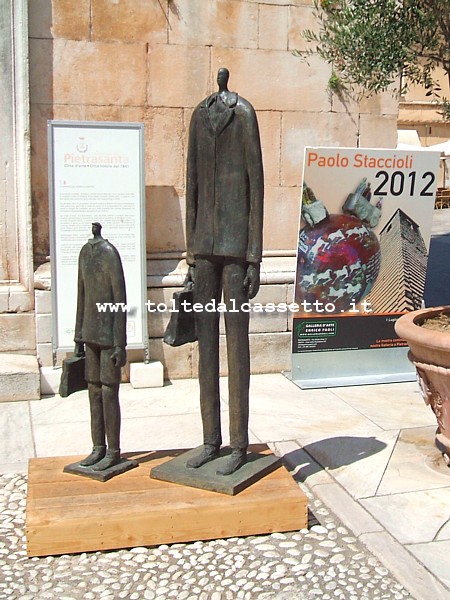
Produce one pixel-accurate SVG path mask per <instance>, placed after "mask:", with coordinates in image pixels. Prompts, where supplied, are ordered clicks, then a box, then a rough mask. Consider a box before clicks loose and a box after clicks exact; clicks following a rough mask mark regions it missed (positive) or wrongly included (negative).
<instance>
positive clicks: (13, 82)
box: [0, 0, 35, 354]
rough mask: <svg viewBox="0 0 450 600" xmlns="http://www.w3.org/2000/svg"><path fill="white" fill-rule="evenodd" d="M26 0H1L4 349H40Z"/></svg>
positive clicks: (0, 327)
mask: <svg viewBox="0 0 450 600" xmlns="http://www.w3.org/2000/svg"><path fill="white" fill-rule="evenodd" d="M28 81H29V79H28V23H27V1H26V0H0V87H1V90H0V91H1V97H2V99H3V102H2V106H1V110H0V130H1V132H2V135H1V136H0V352H8V351H13V352H24V353H27V354H30V353H33V352H34V350H35V333H34V330H35V325H34V315H33V312H32V311H33V307H34V299H33V295H34V292H33V263H32V260H33V251H32V230H31V195H30V157H29V152H30V147H29V98H28V87H29V85H28Z"/></svg>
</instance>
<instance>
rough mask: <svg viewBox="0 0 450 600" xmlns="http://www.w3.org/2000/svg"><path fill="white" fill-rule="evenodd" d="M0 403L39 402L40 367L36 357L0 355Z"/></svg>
mask: <svg viewBox="0 0 450 600" xmlns="http://www.w3.org/2000/svg"><path fill="white" fill-rule="evenodd" d="M0 357H1V360H0V364H1V367H0V402H13V401H16V400H39V398H40V385H39V366H38V362H37V359H36V357H35V356H28V355H23V354H3V353H2V354H0Z"/></svg>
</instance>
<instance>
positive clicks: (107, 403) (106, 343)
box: [75, 223, 126, 471]
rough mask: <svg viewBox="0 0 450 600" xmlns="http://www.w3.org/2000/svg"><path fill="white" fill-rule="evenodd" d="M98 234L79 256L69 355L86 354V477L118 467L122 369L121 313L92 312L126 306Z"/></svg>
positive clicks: (118, 275) (97, 231) (112, 257)
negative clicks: (88, 451) (104, 305)
mask: <svg viewBox="0 0 450 600" xmlns="http://www.w3.org/2000/svg"><path fill="white" fill-rule="evenodd" d="M101 230H102V226H101V225H100V223H92V233H93V236H94V237H93V238H92V239H89V240H88V242H87V243H86V244H85V245H84V246H83V247H82V249H81V251H80V255H79V259H78V299H77V318H76V325H75V344H76V345H75V354H77V355H80V354H81V353H82V352H83V351H84V350H85V352H86V367H85V378H86V381H87V382H88V391H89V405H90V412H91V434H92V442H93V449H92V453H91V454H90V455H89V456H87V457H86V458H85V459H84V460H82V461H81V462H80V465H81V466H82V467H89V468H90V469H91V470H92V471H104V470H105V469H108V468H110V467H113V466H115V465H117V464H119V462H120V405H119V384H120V378H121V367H123V366H124V365H125V363H126V350H125V346H126V312H125V311H121V310H120V311H118V312H114V311H105V312H100V311H99V310H98V306H97V303H112V304H116V303H124V304H125V303H126V292H125V279H124V275H123V269H122V262H121V260H120V256H119V253H118V251H117V249H116V248H115V247H114V246H113V245H112V244H111V243H110V242H108V240H105V239H104V238H103V237H102V235H101Z"/></svg>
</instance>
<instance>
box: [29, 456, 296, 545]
mask: <svg viewBox="0 0 450 600" xmlns="http://www.w3.org/2000/svg"><path fill="white" fill-rule="evenodd" d="M264 448H265V449H266V450H265V451H266V452H268V450H267V447H265V446H252V447H251V450H253V451H254V452H261V451H262V450H263V449H264ZM184 451H185V450H179V451H171V452H150V453H142V454H140V455H137V454H133V455H130V454H126V455H125V456H126V457H127V458H130V459H135V460H137V461H138V463H139V467H138V468H136V469H132V470H131V471H128V472H127V473H124V474H123V475H120V476H118V477H115V478H113V479H110V480H109V481H107V482H105V483H102V482H99V481H94V480H91V479H87V478H84V477H78V476H76V475H71V474H69V473H64V472H63V468H64V465H66V464H67V463H68V462H71V461H73V462H74V461H76V460H79V459H80V457H67V456H64V457H58V458H34V459H31V460H30V462H29V471H28V472H29V479H28V496H27V510H26V537H27V553H28V556H46V555H55V554H69V553H75V552H90V551H96V550H107V549H114V548H115V549H117V548H130V547H133V546H153V545H159V544H171V543H175V542H189V541H196V540H209V539H216V538H225V537H236V536H245V535H256V534H261V533H271V532H274V531H278V532H282V531H295V530H298V529H301V528H303V527H306V526H307V499H306V496H305V495H304V494H303V492H302V491H301V490H300V488H299V487H298V485H297V484H296V483H295V481H294V480H293V479H292V477H291V476H290V475H289V473H288V472H287V471H286V469H285V468H284V467H282V466H281V467H279V468H278V469H277V470H275V471H273V472H272V473H270V474H269V475H267V476H266V477H264V478H263V479H261V480H260V481H258V482H256V483H255V484H254V485H252V486H251V487H249V488H247V489H246V490H244V491H242V492H241V493H240V494H238V495H237V496H226V495H224V494H220V493H217V492H210V491H206V490H201V489H196V488H191V487H185V486H181V485H178V484H175V483H167V482H164V481H159V480H157V479H151V478H150V477H149V473H150V469H151V468H152V467H154V466H157V465H159V464H161V463H162V462H165V461H167V460H169V459H171V458H173V457H174V456H178V455H179V454H180V453H181V452H184Z"/></svg>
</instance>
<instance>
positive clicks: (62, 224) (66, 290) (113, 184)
mask: <svg viewBox="0 0 450 600" xmlns="http://www.w3.org/2000/svg"><path fill="white" fill-rule="evenodd" d="M48 142H49V143H48V147H49V191H50V244H51V245H50V249H51V270H52V300H53V352H54V353H56V351H57V350H71V349H73V347H74V341H73V337H74V329H75V317H76V305H77V279H78V256H79V253H80V250H81V248H82V246H83V245H84V244H85V243H86V242H87V240H88V239H89V238H91V237H92V232H91V229H92V223H93V222H95V221H97V222H100V223H101V225H102V236H103V237H104V238H105V239H107V240H109V241H110V242H111V243H112V244H113V245H114V246H115V247H116V248H117V250H118V251H119V254H120V256H121V259H122V265H123V270H124V274H125V284H126V292H127V307H126V310H127V347H128V348H145V349H147V346H148V335H147V311H146V305H145V302H146V300H147V281H146V243H145V180H144V126H143V124H141V123H97V122H74V121H49V122H48Z"/></svg>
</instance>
